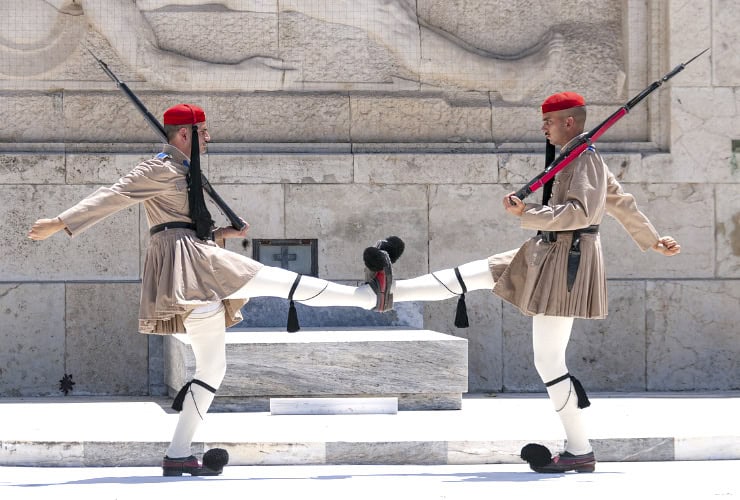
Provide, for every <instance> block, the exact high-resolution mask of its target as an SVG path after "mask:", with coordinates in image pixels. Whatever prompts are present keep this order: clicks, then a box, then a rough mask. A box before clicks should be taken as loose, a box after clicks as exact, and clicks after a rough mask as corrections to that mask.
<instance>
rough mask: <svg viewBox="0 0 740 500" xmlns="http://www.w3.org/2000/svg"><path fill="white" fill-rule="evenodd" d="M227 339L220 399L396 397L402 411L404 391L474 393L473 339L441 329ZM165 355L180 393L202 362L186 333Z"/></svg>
mask: <svg viewBox="0 0 740 500" xmlns="http://www.w3.org/2000/svg"><path fill="white" fill-rule="evenodd" d="M226 336H227V348H226V358H227V363H228V365H229V370H228V371H227V374H226V377H225V379H224V381H223V383H222V384H221V387H220V388H219V393H218V395H217V396H216V399H218V398H219V397H221V396H223V397H231V398H234V397H239V398H245V399H249V398H254V397H266V396H279V397H286V396H302V397H307V396H341V395H356V396H397V397H399V408H400V409H401V406H402V405H401V401H400V396H405V395H410V396H412V397H417V398H421V397H422V396H424V397H426V396H429V397H431V398H434V397H435V395H442V396H447V395H449V394H460V395H461V394H462V393H463V392H465V391H467V372H468V369H467V341H465V340H463V339H458V338H455V337H452V336H449V335H444V334H441V333H438V332H432V331H429V330H386V331H380V330H375V331H373V330H370V329H353V330H344V331H342V330H335V331H326V330H308V329H302V330H301V331H300V332H295V333H284V332H278V331H272V330H261V331H241V332H237V331H234V330H232V331H229V332H227V334H226ZM165 352H166V359H167V365H166V366H167V367H166V372H165V378H166V382H167V385H168V386H169V387H170V389H171V390H172V391H176V390H179V388H180V387H181V386H182V385H183V384H184V383H185V382H186V381H187V380H188V379H189V377H191V376H192V373H193V371H194V364H195V360H194V357H193V355H192V351H191V349H190V346H189V342H188V339H187V337H186V336H184V335H175V336H169V337H167V339H166V340H165ZM440 359H445V360H446V362H445V363H444V365H440V364H439V363H438V361H439V360H440ZM458 403H459V401H458ZM458 408H459V404H458ZM405 409H413V408H405ZM425 409H426V407H425Z"/></svg>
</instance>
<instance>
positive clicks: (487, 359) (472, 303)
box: [419, 290, 504, 393]
mask: <svg viewBox="0 0 740 500" xmlns="http://www.w3.org/2000/svg"><path fill="white" fill-rule="evenodd" d="M457 301H458V299H457V298H451V299H447V300H443V301H439V302H419V304H423V307H424V324H425V326H426V328H430V329H433V330H435V331H438V332H445V333H448V334H450V335H454V336H456V337H461V338H464V339H467V341H468V392H469V393H480V392H501V391H502V390H503V365H504V353H503V352H502V349H501V346H502V339H501V326H502V325H501V299H499V298H497V297H496V296H495V295H493V294H492V293H491V291H490V290H478V291H474V292H471V293H468V294H466V296H465V302H466V305H467V312H468V321H469V323H470V326H469V327H468V328H457V327H455V314H456V311H457Z"/></svg>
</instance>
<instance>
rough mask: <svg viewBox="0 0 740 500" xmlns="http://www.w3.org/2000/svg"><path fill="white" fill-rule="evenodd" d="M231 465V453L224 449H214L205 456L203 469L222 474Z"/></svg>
mask: <svg viewBox="0 0 740 500" xmlns="http://www.w3.org/2000/svg"><path fill="white" fill-rule="evenodd" d="M228 463H229V452H228V451H226V450H224V449H223V448H212V449H210V450H208V451H207V452H205V453H204V454H203V467H204V468H207V469H210V470H212V471H218V473H219V474H220V473H221V472H223V470H224V466H225V465H226V464H228Z"/></svg>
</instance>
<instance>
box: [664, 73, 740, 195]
mask: <svg viewBox="0 0 740 500" xmlns="http://www.w3.org/2000/svg"><path fill="white" fill-rule="evenodd" d="M671 94H672V106H671V109H672V111H671V127H670V130H671V155H672V157H673V165H674V168H678V169H680V170H683V171H691V170H693V171H695V172H698V175H699V176H701V177H700V179H701V180H700V181H698V182H708V181H709V182H731V183H738V182H740V171H738V167H737V160H736V159H735V160H733V154H732V140H733V139H734V140H737V139H738V137H739V136H738V130H740V114H738V111H737V110H738V109H740V94H738V93H737V92H736V91H735V90H734V89H732V88H728V87H716V88H705V87H685V88H674V89H671Z"/></svg>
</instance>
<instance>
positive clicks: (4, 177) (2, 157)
mask: <svg viewBox="0 0 740 500" xmlns="http://www.w3.org/2000/svg"><path fill="white" fill-rule="evenodd" d="M64 173H65V172H64V155H61V154H32V153H29V154H23V153H6V154H0V184H64Z"/></svg>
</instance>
